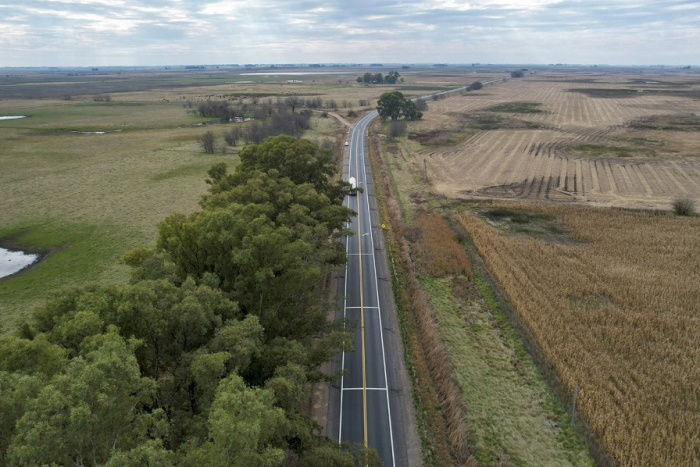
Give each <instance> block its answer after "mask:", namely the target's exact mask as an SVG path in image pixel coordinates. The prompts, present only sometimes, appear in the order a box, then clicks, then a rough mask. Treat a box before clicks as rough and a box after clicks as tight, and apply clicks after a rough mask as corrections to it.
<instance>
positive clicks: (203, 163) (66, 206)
mask: <svg viewBox="0 0 700 467" xmlns="http://www.w3.org/2000/svg"><path fill="white" fill-rule="evenodd" d="M3 104H5V105H3V106H2V108H1V110H0V113H3V114H10V115H16V114H20V115H27V116H28V118H25V119H22V120H14V121H4V122H2V125H1V127H0V165H2V167H3V171H2V183H1V184H0V199H2V206H3V208H2V210H0V239H4V241H3V243H4V244H7V245H14V246H19V247H21V246H23V245H30V246H33V247H38V248H43V249H46V250H48V251H49V252H50V253H49V254H48V255H46V257H45V259H44V260H43V261H42V262H40V263H39V264H37V265H36V266H34V267H32V268H31V269H29V270H28V271H26V272H23V273H21V274H18V275H16V276H15V277H11V278H7V279H4V280H2V281H1V282H0V319H1V320H2V322H3V324H4V326H5V328H6V329H8V328H10V327H11V326H12V325H13V324H14V323H15V321H17V320H18V319H20V318H22V317H24V316H26V313H27V312H28V311H29V310H31V309H33V308H35V307H37V306H39V305H40V304H41V303H42V302H43V300H45V299H46V297H47V295H48V294H49V293H50V291H52V290H57V289H59V288H61V287H64V286H72V285H81V284H84V283H86V282H89V281H93V280H96V281H101V282H123V281H124V280H125V278H126V275H125V273H124V270H123V268H122V267H121V266H119V265H118V263H117V259H118V258H119V256H121V254H123V253H124V252H125V251H126V250H127V249H128V248H130V247H132V246H135V245H137V244H140V243H144V244H151V243H152V242H153V239H154V235H155V228H156V224H157V222H158V221H159V220H160V219H162V218H164V217H165V216H166V215H167V214H168V213H170V212H172V211H184V212H190V211H192V210H194V209H195V208H196V207H197V201H198V199H199V197H200V195H201V194H203V193H204V191H205V190H206V184H205V183H204V179H205V178H206V171H207V170H208V168H209V167H210V166H211V165H212V164H213V163H214V162H218V161H220V160H228V161H229V162H231V163H232V164H235V162H236V158H235V156H222V155H213V156H206V155H204V154H202V153H201V150H200V149H199V145H198V142H197V138H198V137H199V136H200V134H201V133H202V129H201V128H198V127H191V126H185V125H192V124H193V123H197V122H198V121H199V120H201V119H199V118H196V117H188V116H186V115H185V113H184V111H183V110H182V109H181V108H177V107H173V106H166V105H132V104H120V103H99V104H98V103H63V102H46V103H44V105H37V104H36V103H33V104H34V105H32V106H30V107H29V106H24V107H18V106H15V107H10V106H8V105H7V104H6V103H4V102H3ZM100 131H104V132H106V133H105V134H83V133H82V132H100Z"/></svg>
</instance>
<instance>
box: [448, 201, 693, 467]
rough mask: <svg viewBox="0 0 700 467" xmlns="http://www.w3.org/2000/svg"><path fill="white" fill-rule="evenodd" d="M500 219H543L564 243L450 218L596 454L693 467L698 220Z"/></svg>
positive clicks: (591, 214) (561, 210) (549, 211)
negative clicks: (564, 236)
mask: <svg viewBox="0 0 700 467" xmlns="http://www.w3.org/2000/svg"><path fill="white" fill-rule="evenodd" d="M504 208H508V209H509V211H508V212H512V211H514V210H518V209H519V210H527V211H532V212H535V213H538V214H541V215H544V216H547V217H550V216H551V217H553V218H555V219H556V221H557V222H558V223H559V224H560V225H561V226H562V228H563V229H565V230H566V232H568V234H569V235H570V236H572V238H573V239H574V240H575V242H570V243H568V244H564V243H561V242H557V243H553V242H550V241H547V240H546V239H545V240H543V239H536V238H532V237H528V236H523V235H520V234H511V233H507V232H505V231H504V230H506V231H507V230H508V229H504V228H502V227H503V225H502V224H503V222H504V221H503V220H502V219H503V218H505V217H506V216H500V218H501V220H489V221H488V223H490V224H492V225H491V226H490V225H488V224H487V222H485V221H484V220H483V219H480V218H479V217H477V215H475V214H474V213H473V212H471V211H464V212H463V213H462V215H461V217H460V222H461V223H462V225H463V226H464V227H465V228H466V229H467V231H468V232H469V234H470V235H471V238H472V239H473V242H474V245H475V246H476V248H477V249H478V251H479V253H480V254H481V256H482V257H483V258H484V260H485V261H486V263H487V265H488V267H489V269H490V270H491V271H492V273H493V274H494V275H495V277H496V278H497V279H498V281H499V282H500V284H501V286H502V287H503V289H504V291H505V293H506V294H507V296H508V298H509V300H510V301H511V303H512V304H513V305H514V307H515V309H516V310H517V313H518V315H519V316H520V317H521V319H522V320H523V322H524V324H525V325H526V326H527V327H528V329H529V330H530V332H531V333H532V335H533V336H534V338H535V340H536V342H537V344H538V346H539V348H540V349H541V350H542V352H543V354H544V357H545V358H546V359H547V360H548V362H550V363H551V364H552V365H553V366H554V368H555V370H556V372H557V374H558V375H559V377H560V378H561V380H562V382H563V384H564V386H565V388H566V389H567V390H568V391H569V393H570V394H573V392H574V390H575V388H578V391H577V394H576V403H577V406H578V410H579V411H580V412H581V413H583V414H584V415H585V418H586V419H587V420H588V423H589V424H590V426H591V428H592V429H593V431H594V432H595V433H596V435H597V436H598V437H599V438H600V439H601V441H602V443H603V446H604V447H605V449H606V450H607V452H608V453H609V454H610V455H611V457H612V458H613V459H614V460H615V462H616V463H617V464H619V465H630V466H632V465H634V466H650V465H655V466H680V465H688V466H690V465H697V464H698V460H699V459H700V366H699V365H698V361H700V345H699V344H698V342H699V341H698V337H697V330H698V329H700V308H699V307H698V303H700V255H699V254H698V252H700V237H699V236H698V235H697V232H698V229H700V218H698V217H690V218H689V217H685V218H683V217H676V216H670V215H669V216H662V215H661V216H660V215H652V214H646V213H639V212H625V211H620V210H602V209H592V208H584V207H578V206H571V205H558V206H553V205H549V206H543V205H533V204H528V205H525V204H523V205H515V206H504ZM492 211H493V209H492ZM509 216H510V217H511V218H512V219H517V216H515V217H514V215H511V214H509ZM492 217H493V216H492Z"/></svg>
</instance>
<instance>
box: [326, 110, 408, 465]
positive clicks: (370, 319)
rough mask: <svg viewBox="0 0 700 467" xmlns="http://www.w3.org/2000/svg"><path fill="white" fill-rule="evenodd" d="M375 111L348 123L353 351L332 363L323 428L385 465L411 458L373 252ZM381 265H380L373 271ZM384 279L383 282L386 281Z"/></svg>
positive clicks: (348, 308) (395, 335) (347, 313)
mask: <svg viewBox="0 0 700 467" xmlns="http://www.w3.org/2000/svg"><path fill="white" fill-rule="evenodd" d="M376 116H377V112H376V111H374V112H371V113H369V114H367V115H366V116H365V117H363V118H362V119H361V120H360V121H358V122H357V123H356V124H355V126H354V127H353V128H352V130H351V131H350V135H349V146H348V148H347V149H348V150H347V153H346V162H347V166H346V168H345V170H344V172H345V173H344V177H345V179H346V180H347V179H348V178H349V177H354V178H355V180H356V181H357V186H358V187H359V188H361V189H362V190H363V192H360V193H358V194H357V195H356V196H349V197H348V198H347V205H348V207H350V208H351V209H353V210H354V211H355V212H357V216H356V217H355V218H354V219H353V220H352V222H351V223H350V225H349V226H348V227H349V228H350V229H351V230H352V231H353V232H355V235H354V236H351V237H348V238H347V240H346V242H347V245H346V248H347V255H348V264H347V268H346V270H345V274H344V275H341V279H340V281H339V282H340V283H339V287H338V288H339V296H340V297H341V298H342V300H341V303H340V305H339V306H340V311H341V312H342V316H343V317H345V318H347V319H348V320H350V321H352V322H354V323H356V324H357V329H356V332H355V337H354V343H355V349H354V351H353V352H344V353H343V354H342V355H341V356H340V358H339V361H338V362H337V364H338V365H339V366H340V369H342V370H344V375H343V376H342V377H341V378H340V381H339V382H338V383H337V385H336V386H335V388H334V390H333V391H332V394H331V405H330V406H331V410H333V411H336V413H335V414H333V413H331V414H330V421H331V424H330V427H329V428H330V430H329V432H330V433H329V435H330V436H332V437H335V438H336V439H338V441H339V442H350V443H352V444H357V445H360V446H367V447H370V448H374V449H376V450H377V452H378V453H379V456H380V457H381V459H382V460H383V462H384V464H385V465H387V466H400V465H401V466H402V465H409V455H408V451H407V443H406V423H405V419H406V417H407V415H406V414H407V413H411V412H410V409H407V407H406V405H407V404H410V388H408V387H402V386H404V385H405V384H399V383H398V381H403V380H402V379H400V378H399V376H398V372H399V370H400V369H402V368H403V361H402V359H403V355H402V353H400V352H398V354H397V352H396V351H395V347H396V346H397V345H400V344H399V343H397V341H395V340H396V339H399V335H400V334H399V330H398V329H397V328H396V327H397V324H396V317H395V316H390V315H389V313H394V311H393V307H390V306H388V305H387V304H388V303H393V302H391V300H390V298H389V297H386V296H385V295H386V291H387V290H388V292H390V287H388V285H387V284H389V283H390V280H389V278H388V273H387V271H386V270H382V267H381V266H380V267H378V263H381V261H380V260H381V259H382V258H381V257H379V258H378V257H376V256H375V252H377V251H381V250H378V247H377V243H378V242H380V241H381V239H380V238H376V237H375V235H376V233H377V229H378V226H377V222H378V219H377V216H376V205H375V199H374V187H373V185H372V183H371V177H369V176H368V171H369V167H368V164H367V161H366V159H365V143H366V132H367V126H368V125H369V124H370V122H371V121H372V119H374V118H375V117H376ZM378 271H379V272H378ZM387 281H388V282H387Z"/></svg>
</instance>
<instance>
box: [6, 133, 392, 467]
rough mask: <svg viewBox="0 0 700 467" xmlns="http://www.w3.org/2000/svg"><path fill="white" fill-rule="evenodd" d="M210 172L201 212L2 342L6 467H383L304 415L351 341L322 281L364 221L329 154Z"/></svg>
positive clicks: (260, 156) (259, 156)
mask: <svg viewBox="0 0 700 467" xmlns="http://www.w3.org/2000/svg"><path fill="white" fill-rule="evenodd" d="M240 160H241V161H240V164H239V165H238V166H237V167H236V169H235V170H234V171H233V172H229V171H228V168H227V167H226V165H225V164H217V165H215V166H213V167H212V168H211V170H209V172H208V175H209V178H208V180H207V183H208V184H209V185H210V187H209V190H208V193H207V194H206V195H205V196H204V197H203V198H202V200H201V202H200V206H201V209H200V210H198V211H197V212H194V213H192V214H189V215H186V214H181V213H174V214H171V215H170V216H168V217H167V218H165V219H164V220H163V221H162V222H160V223H159V225H158V229H157V242H156V246H155V247H154V248H146V247H137V248H134V249H132V250H131V251H129V252H127V253H126V254H125V255H124V257H123V258H122V261H123V262H124V264H126V265H127V266H128V267H129V268H130V270H131V272H130V281H129V284H128V285H124V286H111V285H88V286H83V287H77V288H73V289H69V290H65V291H62V292H58V293H57V294H56V295H55V296H54V298H53V299H51V300H50V301H48V302H47V303H46V305H45V306H44V307H42V308H41V309H39V310H37V311H36V312H35V313H34V314H33V316H32V318H31V319H30V320H28V321H27V322H25V323H23V324H22V325H21V326H20V328H19V330H18V331H16V332H15V333H12V334H8V335H4V336H2V337H0V418H1V419H2V423H1V424H0V464H1V465H40V464H41V465H48V464H52V465H79V466H82V465H108V466H124V465H158V466H170V465H178V466H200V465H217V466H218V465H232V466H253V465H255V466H271V465H279V464H280V463H282V462H285V465H297V466H315V465H336V466H354V465H377V463H378V461H377V458H376V454H374V453H371V452H370V453H365V452H363V451H357V450H353V449H350V448H348V447H346V446H341V447H339V446H338V443H337V442H336V441H332V440H330V439H328V438H325V437H323V436H320V435H319V432H320V429H319V427H318V425H316V423H315V422H314V421H313V420H312V419H310V418H309V417H308V416H306V415H305V410H304V408H305V405H306V404H307V402H308V398H309V393H310V384H311V383H312V382H314V381H321V380H326V379H328V378H331V375H326V374H323V373H322V372H321V371H320V369H319V368H320V365H321V363H323V362H325V361H327V360H328V359H329V358H330V357H331V356H332V355H334V354H336V353H338V352H339V351H340V350H341V349H343V348H345V349H348V348H351V345H352V344H351V342H352V336H351V333H349V332H348V330H346V329H345V328H343V327H342V326H341V325H340V324H337V323H336V324H334V323H329V322H327V320H326V310H327V309H328V306H330V304H329V303H328V301H327V297H326V293H325V291H324V290H323V288H322V287H320V285H319V284H320V283H321V282H322V281H321V279H322V278H323V277H324V276H325V275H326V274H327V273H328V272H329V271H331V270H333V269H334V268H341V267H342V266H343V265H344V264H345V261H346V258H345V250H344V248H343V246H342V244H341V243H340V242H338V241H337V240H338V239H339V238H340V237H341V236H343V235H346V234H347V233H348V232H347V231H346V228H345V225H346V222H347V221H348V220H349V219H350V217H351V216H352V215H353V212H352V211H351V210H349V209H348V208H346V207H344V206H343V205H342V200H343V197H344V196H345V195H346V194H347V193H348V190H349V185H348V184H347V183H345V182H342V181H333V180H334V177H335V175H336V172H337V168H336V166H335V165H334V164H333V162H332V160H331V155H330V153H329V152H328V151H324V150H322V149H320V148H319V147H318V146H316V145H315V144H313V143H311V142H309V141H306V140H296V139H294V138H293V137H289V136H277V137H274V138H268V139H266V140H265V141H264V142H263V143H262V144H260V145H254V146H249V147H246V148H244V149H243V150H241V152H240Z"/></svg>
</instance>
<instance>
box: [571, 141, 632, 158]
mask: <svg viewBox="0 0 700 467" xmlns="http://www.w3.org/2000/svg"><path fill="white" fill-rule="evenodd" d="M569 149H570V150H571V151H573V152H576V153H580V154H585V155H586V156H591V157H632V155H633V153H632V151H631V150H630V149H629V148H625V147H621V146H605V145H602V144H577V145H575V146H571V147H569Z"/></svg>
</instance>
